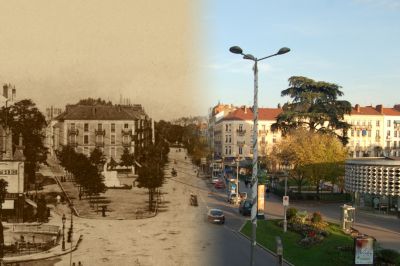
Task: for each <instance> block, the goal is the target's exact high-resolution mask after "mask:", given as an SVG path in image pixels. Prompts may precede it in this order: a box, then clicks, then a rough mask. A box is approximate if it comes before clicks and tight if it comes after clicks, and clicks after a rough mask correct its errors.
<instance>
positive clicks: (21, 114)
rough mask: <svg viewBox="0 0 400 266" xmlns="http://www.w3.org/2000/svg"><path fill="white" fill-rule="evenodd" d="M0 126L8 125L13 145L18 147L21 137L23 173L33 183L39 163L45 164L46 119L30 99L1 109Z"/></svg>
mask: <svg viewBox="0 0 400 266" xmlns="http://www.w3.org/2000/svg"><path fill="white" fill-rule="evenodd" d="M1 112H2V113H3V114H2V115H1V117H2V118H3V117H4V120H3V119H2V121H1V122H2V124H3V125H4V124H5V123H7V124H8V126H9V127H10V128H11V130H12V133H13V138H12V139H13V144H14V145H18V139H19V135H20V134H21V135H22V137H23V144H24V146H25V148H24V155H25V158H26V161H25V173H26V175H27V177H28V180H29V181H30V182H31V183H33V182H35V171H36V169H37V167H38V166H39V163H46V159H47V148H46V147H45V146H44V139H45V135H44V129H45V127H46V119H45V117H44V115H43V114H42V113H41V112H40V111H39V109H38V108H37V107H36V105H35V103H34V102H32V100H30V99H26V100H21V101H19V102H16V103H15V104H13V105H11V106H10V107H9V108H7V109H6V108H3V109H2V110H1Z"/></svg>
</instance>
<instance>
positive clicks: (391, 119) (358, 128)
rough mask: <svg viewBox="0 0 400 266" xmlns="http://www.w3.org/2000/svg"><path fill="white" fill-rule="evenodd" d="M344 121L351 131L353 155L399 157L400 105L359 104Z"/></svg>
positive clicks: (350, 143)
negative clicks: (390, 106)
mask: <svg viewBox="0 0 400 266" xmlns="http://www.w3.org/2000/svg"><path fill="white" fill-rule="evenodd" d="M344 120H345V121H346V122H347V123H349V124H351V128H350V130H349V131H348V137H349V143H348V148H349V155H350V157H354V158H356V157H378V156H382V155H386V156H400V106H399V105H395V106H394V107H393V108H385V107H383V106H382V105H377V106H375V107H373V106H365V107H361V106H360V105H358V104H356V105H355V106H354V108H353V109H352V111H351V113H350V114H349V115H345V116H344Z"/></svg>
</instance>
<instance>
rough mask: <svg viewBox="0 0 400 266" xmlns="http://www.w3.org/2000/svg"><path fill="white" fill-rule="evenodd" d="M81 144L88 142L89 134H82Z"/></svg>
mask: <svg viewBox="0 0 400 266" xmlns="http://www.w3.org/2000/svg"><path fill="white" fill-rule="evenodd" d="M83 144H89V136H88V135H84V136H83Z"/></svg>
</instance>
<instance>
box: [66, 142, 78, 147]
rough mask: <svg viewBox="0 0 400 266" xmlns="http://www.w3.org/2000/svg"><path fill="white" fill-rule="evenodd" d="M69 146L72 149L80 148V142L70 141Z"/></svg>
mask: <svg viewBox="0 0 400 266" xmlns="http://www.w3.org/2000/svg"><path fill="white" fill-rule="evenodd" d="M68 146H70V147H78V142H77V141H69V142H68Z"/></svg>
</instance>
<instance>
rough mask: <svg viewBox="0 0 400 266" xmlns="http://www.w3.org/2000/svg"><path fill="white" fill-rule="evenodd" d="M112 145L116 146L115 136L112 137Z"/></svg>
mask: <svg viewBox="0 0 400 266" xmlns="http://www.w3.org/2000/svg"><path fill="white" fill-rule="evenodd" d="M111 144H112V145H113V144H115V135H111Z"/></svg>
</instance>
